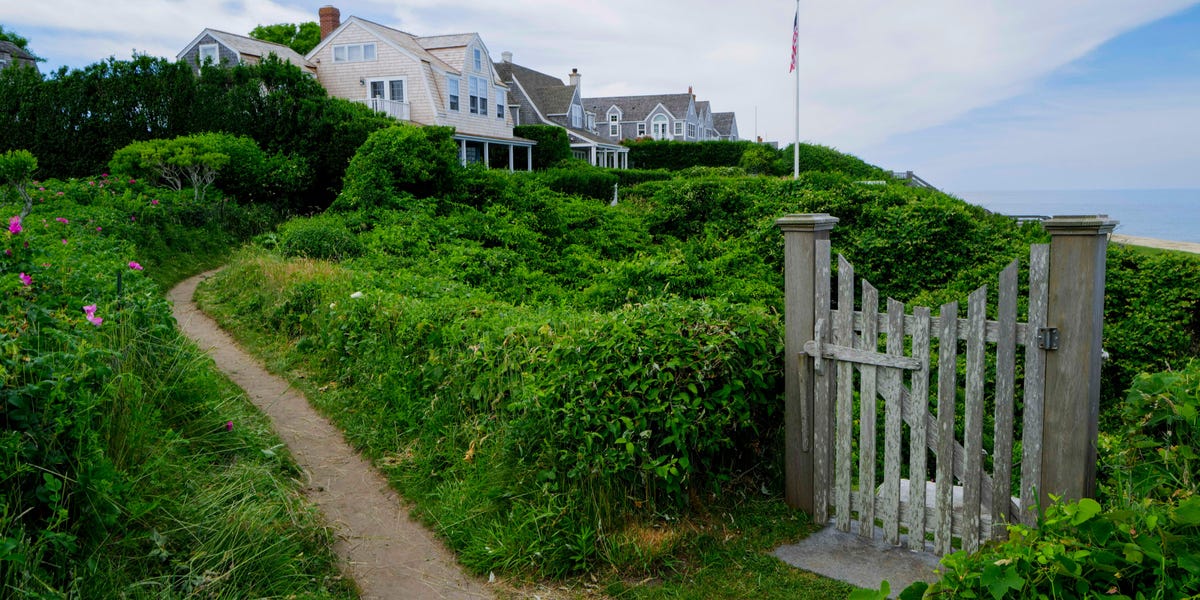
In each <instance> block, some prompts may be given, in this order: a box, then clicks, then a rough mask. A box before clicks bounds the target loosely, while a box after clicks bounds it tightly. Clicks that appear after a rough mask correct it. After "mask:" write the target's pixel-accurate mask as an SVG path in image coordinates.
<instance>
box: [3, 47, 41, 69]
mask: <svg viewBox="0 0 1200 600" xmlns="http://www.w3.org/2000/svg"><path fill="white" fill-rule="evenodd" d="M10 65H26V66H30V67H33V68H35V69H36V68H37V57H35V56H34V55H32V54H30V53H28V52H26V51H25V49H24V48H21V47H20V46H18V45H16V44H14V43H12V42H10V41H8V40H0V69H3V68H5V67H8V66H10Z"/></svg>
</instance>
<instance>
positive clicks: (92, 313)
mask: <svg viewBox="0 0 1200 600" xmlns="http://www.w3.org/2000/svg"><path fill="white" fill-rule="evenodd" d="M83 313H84V314H85V315H87V320H88V322H89V323H91V324H92V325H95V326H97V327H99V326H100V324H101V323H103V322H104V319H101V318H100V317H97V316H96V305H95V304H89V305H87V306H85V307H83Z"/></svg>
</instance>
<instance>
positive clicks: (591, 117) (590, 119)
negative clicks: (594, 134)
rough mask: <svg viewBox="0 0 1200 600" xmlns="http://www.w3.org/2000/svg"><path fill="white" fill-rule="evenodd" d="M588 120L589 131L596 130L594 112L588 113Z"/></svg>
mask: <svg viewBox="0 0 1200 600" xmlns="http://www.w3.org/2000/svg"><path fill="white" fill-rule="evenodd" d="M587 121H588V131H595V130H596V115H594V114H592V113H588V117H587Z"/></svg>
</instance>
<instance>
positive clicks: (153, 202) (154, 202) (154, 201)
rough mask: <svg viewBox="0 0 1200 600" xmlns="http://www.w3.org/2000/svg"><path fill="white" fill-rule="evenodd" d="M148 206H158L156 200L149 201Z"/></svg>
mask: <svg viewBox="0 0 1200 600" xmlns="http://www.w3.org/2000/svg"><path fill="white" fill-rule="evenodd" d="M150 204H152V205H154V206H158V198H155V199H153V200H151V201H150Z"/></svg>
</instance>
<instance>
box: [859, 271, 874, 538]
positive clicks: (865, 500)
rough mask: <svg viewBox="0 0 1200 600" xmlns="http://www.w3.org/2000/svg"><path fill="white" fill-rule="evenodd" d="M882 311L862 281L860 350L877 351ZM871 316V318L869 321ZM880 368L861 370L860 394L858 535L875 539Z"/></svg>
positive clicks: (872, 367)
mask: <svg viewBox="0 0 1200 600" xmlns="http://www.w3.org/2000/svg"><path fill="white" fill-rule="evenodd" d="M878 312H879V292H878V291H877V290H876V289H875V287H874V286H872V285H871V283H870V282H868V281H867V280H866V279H863V280H862V314H863V317H864V319H863V320H864V324H863V333H862V337H861V338H859V340H858V343H859V344H860V346H859V349H861V350H869V351H871V352H878V350H879V328H878V327H877V324H878V321H877V320H876V319H875V315H876V314H877V313H878ZM868 316H869V318H867V317H868ZM877 371H878V367H875V366H873V365H866V364H864V365H861V366H860V367H859V374H860V380H859V394H858V495H859V498H861V500H862V505H863V509H862V511H860V512H859V513H858V535H860V536H862V537H865V538H868V539H873V538H874V537H875V421H876V413H877V412H878V411H877V406H878V405H879V401H878V398H879V391H878V386H877V379H876V377H877Z"/></svg>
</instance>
